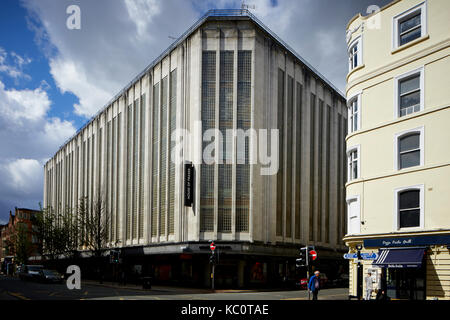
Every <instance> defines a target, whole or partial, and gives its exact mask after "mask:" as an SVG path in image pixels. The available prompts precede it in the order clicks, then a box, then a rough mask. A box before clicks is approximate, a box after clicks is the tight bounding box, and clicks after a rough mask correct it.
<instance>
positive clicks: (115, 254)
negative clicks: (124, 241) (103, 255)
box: [109, 250, 120, 263]
mask: <svg viewBox="0 0 450 320" xmlns="http://www.w3.org/2000/svg"><path fill="white" fill-rule="evenodd" d="M119 258H120V252H119V251H117V250H113V251H111V252H110V253H109V262H110V263H119Z"/></svg>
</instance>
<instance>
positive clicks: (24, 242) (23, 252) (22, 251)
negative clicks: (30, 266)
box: [14, 223, 33, 264]
mask: <svg viewBox="0 0 450 320" xmlns="http://www.w3.org/2000/svg"><path fill="white" fill-rule="evenodd" d="M14 240H15V244H14V245H15V256H16V261H17V262H18V263H20V264H26V263H27V261H28V258H29V257H30V256H31V254H32V253H33V244H32V242H31V239H30V231H29V230H28V228H27V226H26V225H25V224H23V223H18V225H17V228H16V232H15V239H14Z"/></svg>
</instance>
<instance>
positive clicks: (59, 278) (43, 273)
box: [37, 269, 64, 283]
mask: <svg viewBox="0 0 450 320" xmlns="http://www.w3.org/2000/svg"><path fill="white" fill-rule="evenodd" d="M37 280H38V281H39V282H43V283H62V282H63V280H64V276H63V275H62V274H60V273H59V272H58V271H55V270H48V269H42V270H40V271H39V275H38V276H37Z"/></svg>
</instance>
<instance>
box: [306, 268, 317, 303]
mask: <svg viewBox="0 0 450 320" xmlns="http://www.w3.org/2000/svg"><path fill="white" fill-rule="evenodd" d="M308 289H309V291H311V292H312V294H313V300H317V295H318V294H319V290H320V272H319V270H316V271H314V275H313V276H312V277H311V278H310V279H309V284H308Z"/></svg>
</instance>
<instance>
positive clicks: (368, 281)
mask: <svg viewBox="0 0 450 320" xmlns="http://www.w3.org/2000/svg"><path fill="white" fill-rule="evenodd" d="M365 282H366V296H365V300H370V298H371V297H372V291H373V281H372V274H371V273H370V272H368V273H367V277H366V278H365Z"/></svg>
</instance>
